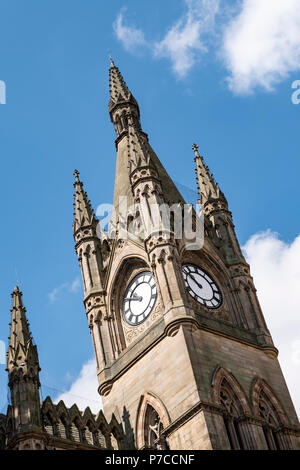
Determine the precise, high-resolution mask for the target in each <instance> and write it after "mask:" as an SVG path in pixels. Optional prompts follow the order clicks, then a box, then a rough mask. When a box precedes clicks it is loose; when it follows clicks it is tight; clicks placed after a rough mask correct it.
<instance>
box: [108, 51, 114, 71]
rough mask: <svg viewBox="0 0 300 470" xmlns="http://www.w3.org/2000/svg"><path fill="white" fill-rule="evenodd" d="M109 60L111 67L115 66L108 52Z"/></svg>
mask: <svg viewBox="0 0 300 470" xmlns="http://www.w3.org/2000/svg"><path fill="white" fill-rule="evenodd" d="M109 61H110V66H111V68H113V67H115V63H114V61H113V59H112V56H111V55H110V54H109Z"/></svg>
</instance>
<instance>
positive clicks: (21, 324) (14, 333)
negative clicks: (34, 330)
mask: <svg viewBox="0 0 300 470" xmlns="http://www.w3.org/2000/svg"><path fill="white" fill-rule="evenodd" d="M11 295H12V299H13V305H12V309H11V322H10V336H9V345H8V353H7V370H8V371H9V372H11V371H12V370H13V369H15V368H17V367H23V369H26V368H27V369H29V368H30V367H33V368H36V367H37V371H39V370H40V369H39V365H38V354H37V349H36V346H34V344H33V339H32V335H31V332H30V329H29V322H28V320H27V317H26V309H25V307H24V305H23V300H22V296H23V294H22V292H21V291H20V289H19V287H18V286H15V288H14V290H13V292H12V294H11Z"/></svg>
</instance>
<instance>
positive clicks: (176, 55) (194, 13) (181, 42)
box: [154, 0, 219, 78]
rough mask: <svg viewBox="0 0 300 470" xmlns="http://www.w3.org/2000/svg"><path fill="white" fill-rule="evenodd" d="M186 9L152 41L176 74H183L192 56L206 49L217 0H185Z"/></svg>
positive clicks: (217, 6)
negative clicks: (164, 32)
mask: <svg viewBox="0 0 300 470" xmlns="http://www.w3.org/2000/svg"><path fill="white" fill-rule="evenodd" d="M185 3H186V5H187V12H186V13H185V15H184V16H183V17H182V18H180V20H179V21H177V23H176V24H175V25H173V26H172V27H171V29H170V30H169V31H168V33H167V34H166V36H165V37H164V38H163V39H162V40H161V41H160V42H158V43H156V44H155V49H154V54H155V55H156V56H157V57H167V58H169V59H170V60H171V62H172V68H173V71H174V72H175V73H176V75H177V76H178V77H179V78H182V77H184V76H186V74H187V72H188V71H189V70H190V69H191V68H192V67H193V65H194V64H195V61H196V57H199V56H200V55H201V54H203V53H205V52H207V51H208V48H207V45H206V41H207V35H208V34H211V33H212V32H213V31H214V26H215V17H216V14H217V13H218V10H219V0H185Z"/></svg>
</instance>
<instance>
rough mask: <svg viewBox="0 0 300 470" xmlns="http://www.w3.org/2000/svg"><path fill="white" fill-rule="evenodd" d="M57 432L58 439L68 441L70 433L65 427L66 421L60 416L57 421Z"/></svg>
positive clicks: (66, 426)
mask: <svg viewBox="0 0 300 470" xmlns="http://www.w3.org/2000/svg"><path fill="white" fill-rule="evenodd" d="M58 432H59V434H60V437H61V438H62V439H69V438H70V432H69V428H68V425H67V420H66V418H65V416H64V415H62V416H60V418H59V421H58Z"/></svg>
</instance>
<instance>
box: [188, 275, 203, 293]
mask: <svg viewBox="0 0 300 470" xmlns="http://www.w3.org/2000/svg"><path fill="white" fill-rule="evenodd" d="M190 276H191V278H192V279H193V281H194V282H195V283H196V284H197V286H198V287H199V289H203V286H202V285H201V284H199V282H198V281H197V280H196V279H195V278H194V276H193V275H192V274H191V273H190Z"/></svg>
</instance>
